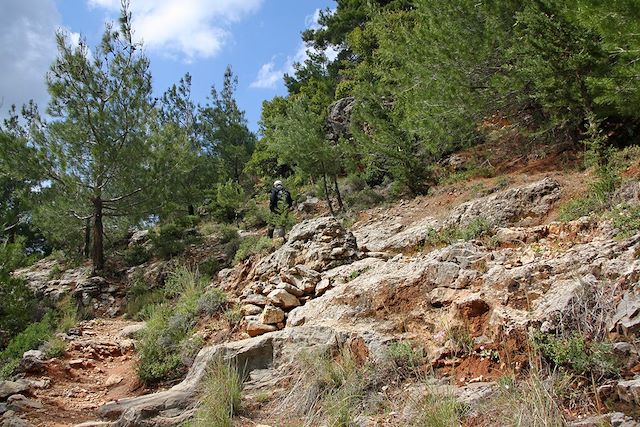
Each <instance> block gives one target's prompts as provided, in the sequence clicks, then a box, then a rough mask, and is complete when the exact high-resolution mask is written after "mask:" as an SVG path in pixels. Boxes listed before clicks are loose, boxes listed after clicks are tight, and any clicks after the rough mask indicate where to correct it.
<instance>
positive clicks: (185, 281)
mask: <svg viewBox="0 0 640 427" xmlns="http://www.w3.org/2000/svg"><path fill="white" fill-rule="evenodd" d="M205 285H206V280H205V279H204V278H203V277H201V276H200V275H199V274H198V273H197V272H194V271H191V270H189V269H187V268H186V267H178V268H176V269H175V270H174V271H173V272H172V273H171V274H170V275H169V277H168V279H167V284H166V287H165V295H166V296H167V297H169V298H173V299H174V305H173V306H172V305H170V304H169V303H164V304H161V305H157V306H155V308H154V309H153V310H152V311H151V314H150V316H149V320H148V321H147V327H146V328H145V329H144V331H143V332H142V334H141V335H142V336H141V339H140V349H139V356H140V358H139V360H140V363H139V365H138V376H139V377H140V379H141V380H142V381H143V382H144V383H146V384H153V383H157V382H160V381H165V380H172V379H175V378H179V377H180V376H181V375H182V374H183V373H184V372H185V370H186V366H187V365H186V360H185V358H186V354H187V353H189V354H192V352H193V351H197V350H195V349H194V348H195V347H194V343H197V342H196V341H193V342H189V343H188V342H187V340H189V339H190V336H191V335H192V331H193V328H194V326H195V325H196V321H197V317H196V315H197V311H198V306H199V300H200V297H201V295H202V292H203V289H204V286H205ZM201 344H202V343H201V342H200V345H201ZM186 350H188V351H187V352H186V353H185V351H186Z"/></svg>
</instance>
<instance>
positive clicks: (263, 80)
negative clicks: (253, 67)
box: [249, 61, 282, 89]
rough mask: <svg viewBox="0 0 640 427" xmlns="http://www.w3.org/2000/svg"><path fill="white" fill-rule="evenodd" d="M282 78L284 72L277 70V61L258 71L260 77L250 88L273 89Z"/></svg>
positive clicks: (264, 65) (263, 66)
mask: <svg viewBox="0 0 640 427" xmlns="http://www.w3.org/2000/svg"><path fill="white" fill-rule="evenodd" d="M281 78H282V71H281V70H279V69H276V64H275V61H271V62H268V63H266V64H263V65H262V66H261V67H260V70H258V76H257V77H256V79H255V80H254V81H253V82H252V83H251V84H250V85H249V87H253V88H258V89H273V88H275V87H276V85H277V84H278V81H280V79H281Z"/></svg>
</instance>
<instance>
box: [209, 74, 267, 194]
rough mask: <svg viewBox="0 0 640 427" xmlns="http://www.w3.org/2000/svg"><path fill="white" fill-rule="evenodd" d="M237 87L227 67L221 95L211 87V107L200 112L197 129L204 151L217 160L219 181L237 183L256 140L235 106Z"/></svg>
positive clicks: (242, 112) (236, 82)
mask: <svg viewBox="0 0 640 427" xmlns="http://www.w3.org/2000/svg"><path fill="white" fill-rule="evenodd" d="M237 85H238V79H237V78H236V77H235V76H234V75H233V72H232V70H231V67H230V66H228V67H227V69H226V70H225V73H224V80H223V84H222V91H220V92H218V91H217V90H216V88H215V86H212V87H211V96H210V98H209V102H210V103H207V104H206V105H205V106H204V107H201V108H200V109H199V115H200V124H199V126H200V131H201V134H202V138H203V146H204V148H205V150H206V151H207V153H209V154H210V155H212V156H215V157H217V158H218V159H219V160H220V163H221V173H222V176H221V178H222V180H223V181H224V180H227V179H231V180H233V181H235V182H236V183H239V182H240V180H241V177H242V173H243V170H244V165H245V164H246V163H247V161H248V160H249V158H250V157H251V153H252V152H253V150H254V148H255V144H256V137H255V135H254V134H253V133H252V132H251V131H250V130H249V128H248V127H247V120H246V119H245V117H244V111H241V110H240V109H239V108H238V104H237V103H236V100H235V95H234V93H235V91H236V88H237Z"/></svg>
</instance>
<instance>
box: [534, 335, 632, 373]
mask: <svg viewBox="0 0 640 427" xmlns="http://www.w3.org/2000/svg"><path fill="white" fill-rule="evenodd" d="M532 342H533V347H534V349H536V350H537V351H539V352H540V354H541V355H542V356H543V357H544V358H545V359H546V360H548V361H549V362H551V363H552V364H553V365H554V366H559V367H562V368H565V369H568V370H570V371H572V372H574V373H576V374H578V375H583V376H589V377H591V376H595V377H596V378H598V379H601V378H608V377H614V376H617V375H619V373H620V368H619V366H618V361H617V359H616V357H615V354H614V352H613V347H612V345H611V344H610V343H608V342H603V341H591V342H589V341H587V340H585V338H584V337H583V336H580V335H578V334H574V335H573V336H570V337H567V338H560V337H556V336H555V335H551V334H542V333H539V332H538V333H535V334H534V335H533V338H532Z"/></svg>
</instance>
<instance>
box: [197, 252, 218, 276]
mask: <svg viewBox="0 0 640 427" xmlns="http://www.w3.org/2000/svg"><path fill="white" fill-rule="evenodd" d="M223 268H224V265H223V264H222V263H221V262H220V261H219V260H218V258H214V257H211V258H207V259H205V260H204V261H201V262H200V263H198V271H199V272H200V273H202V274H203V275H205V276H208V277H210V278H214V277H216V275H217V274H218V272H219V271H220V270H222V269H223Z"/></svg>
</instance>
